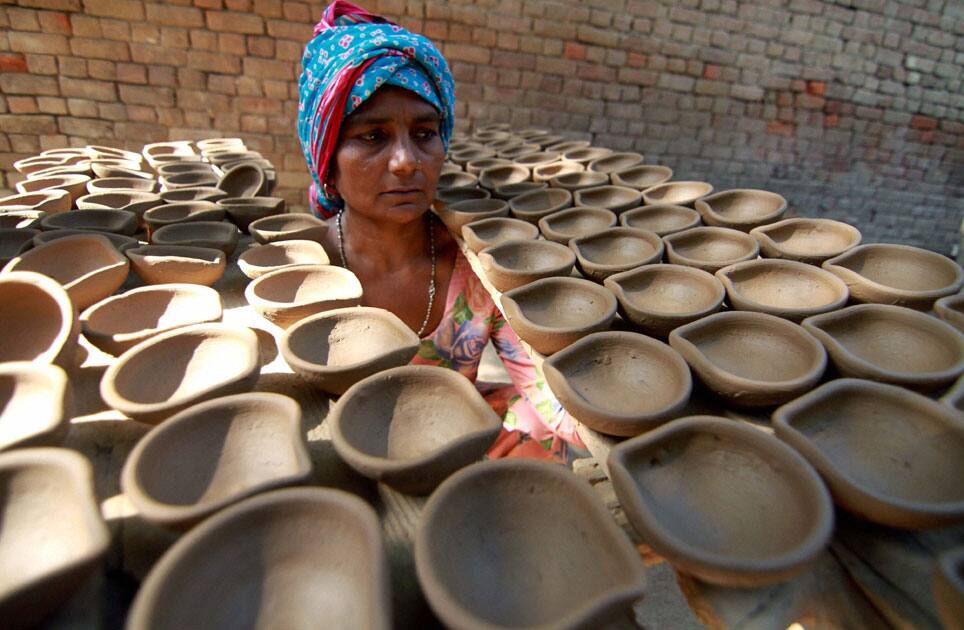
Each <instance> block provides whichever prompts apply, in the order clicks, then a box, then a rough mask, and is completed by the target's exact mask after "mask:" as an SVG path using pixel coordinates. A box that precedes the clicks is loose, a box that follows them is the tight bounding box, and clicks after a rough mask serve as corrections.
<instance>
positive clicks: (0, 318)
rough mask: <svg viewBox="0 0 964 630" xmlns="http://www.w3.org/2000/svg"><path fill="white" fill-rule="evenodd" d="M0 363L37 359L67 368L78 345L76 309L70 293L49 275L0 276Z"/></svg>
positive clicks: (11, 274)
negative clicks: (0, 333) (0, 334)
mask: <svg viewBox="0 0 964 630" xmlns="http://www.w3.org/2000/svg"><path fill="white" fill-rule="evenodd" d="M0 328H2V330H3V331H4V342H3V344H0V362H6V361H35V362H38V363H54V362H56V363H58V364H59V365H61V366H62V367H67V366H69V364H70V363H71V362H72V360H73V356H74V350H75V347H76V344H77V333H78V331H79V329H80V327H79V325H78V324H77V312H76V310H75V309H74V307H73V305H72V304H71V302H70V298H69V296H68V295H67V292H66V291H65V290H64V289H63V287H61V286H60V285H59V284H58V283H57V282H56V281H54V280H52V279H51V278H48V277H47V276H44V275H41V274H38V273H31V272H6V273H4V274H3V275H2V276H0Z"/></svg>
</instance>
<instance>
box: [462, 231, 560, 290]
mask: <svg viewBox="0 0 964 630" xmlns="http://www.w3.org/2000/svg"><path fill="white" fill-rule="evenodd" d="M575 263H576V256H575V254H573V253H572V251H571V250H570V249H569V248H568V247H566V246H565V245H560V244H559V243H553V242H551V241H543V240H529V239H522V240H516V241H504V242H502V243H499V244H498V245H493V246H492V247H488V248H486V249H483V250H482V251H481V252H479V264H480V265H481V266H482V269H483V271H484V272H485V277H486V279H487V280H488V281H489V282H490V283H492V286H494V287H495V288H496V289H497V290H498V291H500V292H504V291H509V290H511V289H515V288H516V287H521V286H523V285H526V284H529V283H530V282H534V281H536V280H539V279H540V278H551V277H554V276H569V275H570V274H571V273H572V268H573V265H575Z"/></svg>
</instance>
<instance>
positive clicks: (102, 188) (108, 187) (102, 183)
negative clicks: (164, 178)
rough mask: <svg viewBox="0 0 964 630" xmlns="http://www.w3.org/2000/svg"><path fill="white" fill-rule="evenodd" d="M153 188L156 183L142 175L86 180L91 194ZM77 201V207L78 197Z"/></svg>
mask: <svg viewBox="0 0 964 630" xmlns="http://www.w3.org/2000/svg"><path fill="white" fill-rule="evenodd" d="M155 188H157V183H156V182H155V181H154V180H152V179H144V178H142V177H104V178H101V179H92V180H90V181H89V182H87V192H88V193H90V194H92V195H93V194H103V193H114V192H145V193H152V192H154V189H155ZM77 202H78V207H79V203H80V199H78V200H77Z"/></svg>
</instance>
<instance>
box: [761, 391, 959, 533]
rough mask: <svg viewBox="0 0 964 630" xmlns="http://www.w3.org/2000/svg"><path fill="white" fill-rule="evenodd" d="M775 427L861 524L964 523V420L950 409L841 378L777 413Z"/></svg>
mask: <svg viewBox="0 0 964 630" xmlns="http://www.w3.org/2000/svg"><path fill="white" fill-rule="evenodd" d="M773 426H774V429H775V430H776V434H777V436H778V437H779V438H780V439H782V440H784V441H785V442H787V443H788V444H790V445H791V446H793V448H795V449H796V450H797V451H799V452H800V453H801V454H802V455H803V456H804V457H806V458H807V460H809V461H810V463H811V464H813V466H814V467H815V468H816V469H817V470H818V471H820V474H821V475H822V476H823V478H824V480H825V481H826V482H827V485H828V486H830V491H831V492H833V495H834V499H835V500H836V501H837V503H839V504H840V505H841V506H843V507H844V508H846V509H848V510H850V511H852V512H855V513H857V514H859V515H861V516H863V517H864V518H868V519H870V520H872V521H875V522H877V523H882V524H884V525H887V526H890V527H901V528H907V529H918V528H924V527H935V526H938V525H942V524H949V523H953V522H959V521H961V520H964V485H962V484H961V483H960V480H961V479H962V478H964V420H962V418H961V415H960V413H959V412H957V411H955V410H953V409H951V408H949V407H947V406H946V405H941V404H940V403H937V402H935V401H932V400H930V399H928V398H926V397H924V396H921V395H920V394H915V393H913V392H909V391H907V390H906V389H902V388H900V387H894V386H892V385H884V384H881V383H871V382H869V381H863V380H857V379H839V380H836V381H831V382H829V383H826V384H825V385H822V386H821V387H819V388H817V389H815V390H814V391H812V392H810V393H808V394H806V395H805V396H801V397H800V398H798V399H797V400H794V401H793V402H791V403H789V404H786V405H784V406H782V407H780V408H779V409H777V410H776V411H775V412H774V414H773Z"/></svg>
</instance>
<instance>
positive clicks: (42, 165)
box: [13, 154, 86, 177]
mask: <svg viewBox="0 0 964 630" xmlns="http://www.w3.org/2000/svg"><path fill="white" fill-rule="evenodd" d="M81 159H82V160H83V159H86V158H81ZM66 164H68V156H56V155H42V154H41V155H35V156H33V157H28V158H24V159H22V160H17V161H16V162H14V163H13V168H14V170H16V171H17V172H18V173H20V174H21V175H23V176H25V177H30V176H31V175H32V174H34V173H37V172H39V171H43V170H46V169H48V168H54V167H57V166H64V165H66Z"/></svg>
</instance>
